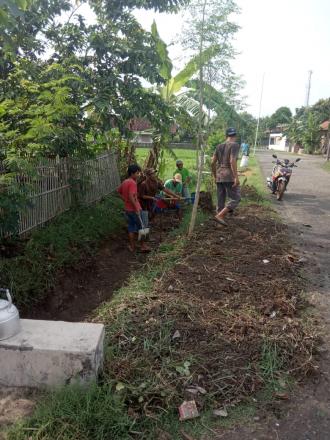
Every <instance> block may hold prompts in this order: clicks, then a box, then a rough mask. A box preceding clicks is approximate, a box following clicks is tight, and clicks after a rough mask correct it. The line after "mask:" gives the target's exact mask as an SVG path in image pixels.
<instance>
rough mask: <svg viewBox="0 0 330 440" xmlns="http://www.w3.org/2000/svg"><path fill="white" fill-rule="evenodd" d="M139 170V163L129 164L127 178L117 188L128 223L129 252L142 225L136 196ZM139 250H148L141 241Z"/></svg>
mask: <svg viewBox="0 0 330 440" xmlns="http://www.w3.org/2000/svg"><path fill="white" fill-rule="evenodd" d="M140 172H141V168H140V167H139V165H130V166H129V167H128V170H127V174H128V178H127V179H126V180H124V181H123V183H122V184H121V185H120V186H119V188H118V189H117V191H118V192H119V194H120V196H121V198H122V199H123V201H124V205H125V217H126V220H127V224H128V239H129V244H128V248H129V250H130V251H131V252H134V251H135V242H136V233H137V232H138V231H139V229H141V228H142V227H143V226H142V224H141V221H140V218H141V205H140V202H139V200H138V197H137V183H136V180H137V178H138V176H139V174H140ZM141 251H142V252H149V251H150V249H149V248H148V247H147V246H146V244H145V243H144V242H143V241H142V243H141Z"/></svg>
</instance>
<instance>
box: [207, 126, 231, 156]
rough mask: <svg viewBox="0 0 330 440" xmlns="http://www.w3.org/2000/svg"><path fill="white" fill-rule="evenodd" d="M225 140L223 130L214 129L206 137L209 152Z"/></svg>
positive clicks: (212, 151)
mask: <svg viewBox="0 0 330 440" xmlns="http://www.w3.org/2000/svg"><path fill="white" fill-rule="evenodd" d="M225 140H226V136H225V131H224V130H217V131H214V132H213V133H212V134H211V135H210V136H209V137H208V139H207V145H208V147H209V151H210V153H211V154H213V153H214V150H215V147H216V146H217V145H219V144H222V143H223V142H224V141H225Z"/></svg>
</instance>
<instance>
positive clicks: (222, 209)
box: [212, 128, 241, 226]
mask: <svg viewBox="0 0 330 440" xmlns="http://www.w3.org/2000/svg"><path fill="white" fill-rule="evenodd" d="M236 136H237V133H236V130H235V128H228V129H227V130H226V137H227V138H226V142H225V143H224V144H219V145H217V147H216V150H215V153H214V155H213V158H212V174H213V176H214V178H215V181H216V184H217V195H218V206H217V215H216V216H215V220H216V221H217V222H218V223H220V224H221V225H225V226H226V225H227V223H226V222H225V220H224V219H225V217H226V215H227V214H228V213H229V212H233V211H234V209H235V208H236V207H237V206H238V204H239V202H240V200H241V190H240V186H239V179H238V174H237V159H238V153H239V145H238V143H237V142H236ZM227 197H228V198H229V199H230V201H229V202H228V203H227V205H226V206H225V203H226V198H227Z"/></svg>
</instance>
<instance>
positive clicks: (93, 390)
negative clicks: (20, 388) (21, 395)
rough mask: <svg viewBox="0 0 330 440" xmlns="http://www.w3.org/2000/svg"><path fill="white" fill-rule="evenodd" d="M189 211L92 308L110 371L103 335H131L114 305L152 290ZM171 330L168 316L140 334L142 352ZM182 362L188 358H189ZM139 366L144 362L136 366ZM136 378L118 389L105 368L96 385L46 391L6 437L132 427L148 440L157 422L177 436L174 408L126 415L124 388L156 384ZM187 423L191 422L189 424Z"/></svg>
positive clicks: (78, 434)
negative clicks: (138, 267)
mask: <svg viewBox="0 0 330 440" xmlns="http://www.w3.org/2000/svg"><path fill="white" fill-rule="evenodd" d="M190 211H191V210H190V209H188V210H187V212H186V213H185V215H184V218H183V221H182V223H181V225H180V227H179V228H177V229H176V230H173V232H172V233H171V234H170V239H171V241H170V242H169V243H163V244H162V246H161V248H160V249H159V251H158V252H157V253H156V252H155V253H154V254H153V255H151V257H150V259H149V261H148V262H147V264H146V266H145V269H144V271H139V272H137V273H135V274H133V275H132V276H131V277H130V279H129V281H128V283H127V284H126V285H125V286H123V287H122V288H121V289H119V291H118V292H117V293H116V294H115V296H114V299H113V300H112V301H111V302H109V303H106V304H104V305H102V306H101V307H100V309H99V310H98V312H97V319H96V320H97V321H105V322H106V323H107V326H106V341H107V342H106V348H105V353H106V359H105V364H106V365H107V363H109V368H110V370H111V368H112V366H113V362H114V360H115V358H116V355H117V352H118V350H119V349H120V348H119V347H118V346H116V345H112V344H109V336H110V335H114V334H119V333H118V332H121V331H123V332H124V334H125V335H127V337H130V335H134V334H135V333H134V332H135V326H134V322H133V321H132V320H131V319H130V318H131V316H130V315H129V311H128V310H127V308H126V307H124V308H123V309H122V310H121V312H120V313H117V309H115V307H116V305H117V306H118V305H119V304H125V301H127V300H129V299H130V298H134V301H135V302H136V304H137V307H139V306H138V303H139V301H140V300H141V298H142V299H147V298H148V295H150V294H151V293H152V291H153V287H154V282H155V279H156V278H157V277H159V276H161V274H162V273H164V271H166V270H168V269H170V268H171V267H173V266H174V265H175V264H176V262H177V260H178V259H179V258H180V257H181V255H182V250H183V248H184V245H185V242H186V240H187V238H186V232H187V230H188V226H189V221H190ZM204 220H205V215H204V214H203V213H202V212H199V213H198V218H197V223H200V222H202V221H204ZM112 310H114V311H115V315H114V317H113V319H109V316H110V315H111V311H112ZM171 334H172V329H171V322H170V321H168V322H167V323H166V325H164V326H162V327H161V328H160V331H159V332H158V333H157V334H152V335H151V334H150V336H148V337H146V338H145V339H144V341H143V349H144V352H145V357H146V359H147V357H148V354H152V356H156V357H159V358H161V357H162V355H163V352H164V351H165V350H168V347H169V345H170V344H169V339H170V338H171ZM146 361H147V360H145V362H146ZM188 361H190V362H193V360H192V359H189V360H188ZM180 366H181V367H182V365H181V364H178V365H173V368H175V367H180ZM183 367H184V365H183ZM141 368H142V369H143V368H144V366H143V365H141ZM142 374H143V372H142ZM142 379H143V380H142V382H141V383H139V386H137V387H135V385H136V384H133V383H130V384H122V385H123V389H122V390H119V389H118V382H117V380H115V379H114V378H113V377H112V376H111V374H110V372H108V373H106V374H105V375H104V377H103V382H102V383H101V384H99V385H95V384H92V385H89V386H85V387H78V386H74V385H70V386H67V387H64V388H62V389H59V390H57V391H55V392H54V393H51V394H47V395H46V396H45V397H43V398H42V399H41V401H40V402H39V403H38V405H37V409H36V411H35V413H34V415H33V416H32V417H31V418H29V419H27V420H25V421H23V422H21V423H20V424H17V425H16V426H14V427H13V428H11V429H10V430H9V433H8V440H26V439H27V438H29V439H30V440H78V439H79V440H108V439H110V438H111V439H113V440H116V439H118V440H119V439H122V440H125V439H131V438H132V434H133V432H134V433H135V435H138V438H140V439H148V440H154V439H155V438H157V434H156V432H157V429H158V428H159V427H161V428H162V429H165V430H167V429H168V432H171V433H173V434H174V435H175V436H174V437H173V439H177V440H179V439H181V437H180V435H179V428H180V427H181V425H180V422H179V421H178V414H177V410H176V409H173V410H171V411H166V413H164V415H163V416H159V418H158V419H153V418H148V417H141V418H139V419H136V420H135V419H134V418H133V417H129V416H128V414H127V410H128V407H127V406H126V404H124V400H125V398H126V397H127V392H128V391H129V392H130V395H131V396H134V395H135V393H136V396H137V397H138V396H142V395H143V394H145V395H146V396H147V394H148V390H149V387H153V386H158V383H157V380H158V379H157V377H142ZM137 382H138V380H137ZM116 386H117V388H116ZM191 426H195V423H194V422H193V423H192V424H191ZM199 430H201V426H199ZM136 433H140V434H136Z"/></svg>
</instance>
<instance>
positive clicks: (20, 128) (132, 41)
mask: <svg viewBox="0 0 330 440" xmlns="http://www.w3.org/2000/svg"><path fill="white" fill-rule="evenodd" d="M185 3H186V2H185V1H184V0H168V1H158V0H145V1H144V0H135V1H133V0H132V1H128V2H127V1H125V2H124V1H121V0H114V1H112V2H111V7H110V6H109V2H104V1H91V2H90V4H91V6H92V7H93V9H94V11H95V13H96V16H97V23H96V24H93V25H87V24H86V23H85V20H84V18H83V17H81V16H79V15H77V13H76V12H75V11H76V9H75V8H72V6H71V4H70V2H69V1H66V0H53V1H52V2H51V3H50V2H48V0H35V1H34V2H33V4H31V5H30V8H29V10H27V11H26V12H25V13H24V15H19V16H12V17H11V23H10V26H9V25H8V26H6V28H5V30H4V31H2V32H1V34H0V42H1V39H2V41H4V39H5V38H9V39H10V40H11V41H14V42H15V45H14V46H13V47H12V48H11V50H9V49H8V47H6V46H5V45H2V46H1V49H0V52H1V51H2V52H1V54H2V55H3V56H2V57H0V58H1V60H0V103H1V104H0V105H1V112H0V124H1V128H2V135H1V136H2V137H1V139H2V141H1V147H0V148H1V149H2V151H5V150H6V151H7V154H10V155H12V154H15V153H18V154H19V155H21V156H22V155H23V156H27V155H35V154H47V155H49V154H60V155H62V156H65V155H72V154H80V153H82V152H84V151H85V152H88V151H89V150H90V149H91V148H92V147H93V141H92V140H91V139H95V138H96V137H98V136H100V135H101V134H102V133H107V132H109V130H111V129H112V128H113V127H118V128H119V130H120V133H121V134H122V135H125V136H128V122H129V120H130V119H132V118H133V117H136V116H146V115H148V119H149V120H151V122H152V123H153V125H155V126H156V127H161V126H162V125H163V124H167V125H169V123H170V121H171V118H172V112H173V109H171V108H170V106H169V105H168V104H167V103H166V102H164V100H162V99H161V97H160V96H157V95H155V94H154V93H152V91H147V90H145V89H144V88H143V87H142V85H141V78H144V79H146V80H147V81H149V82H151V83H154V84H161V83H162V82H164V80H163V78H162V76H161V75H160V74H159V65H160V64H161V60H160V57H159V55H158V53H157V51H156V47H155V41H154V39H153V37H152V36H151V34H150V33H149V32H146V31H144V30H143V29H142V27H141V26H140V25H139V24H138V23H137V21H136V20H135V18H134V17H133V15H132V14H131V8H134V7H144V8H147V9H151V8H155V9H156V10H159V11H175V10H176V9H177V8H178V7H179V6H180V5H182V4H185ZM70 8H71V9H70ZM68 10H71V11H72V12H71V15H70V17H69V19H68V20H67V22H63V21H62V20H61V21H59V20H57V19H56V17H58V16H59V15H61V13H62V12H63V11H68ZM9 12H10V11H9ZM46 47H47V50H48V52H49V53H50V56H49V57H48V59H47V60H44V57H43V59H41V55H42V54H44V53H45V50H46ZM1 54H0V55H1ZM90 134H92V136H90Z"/></svg>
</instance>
